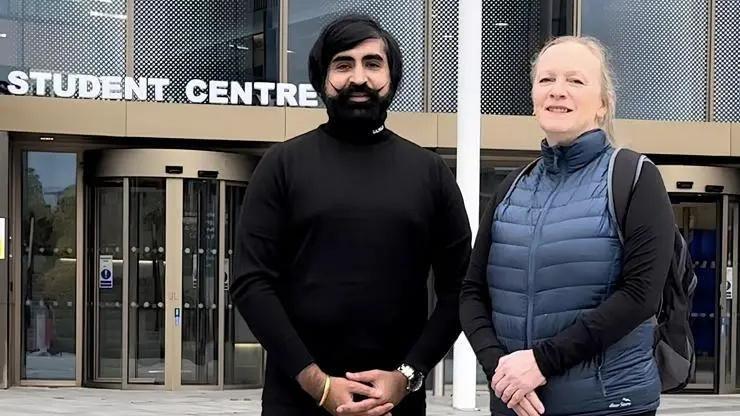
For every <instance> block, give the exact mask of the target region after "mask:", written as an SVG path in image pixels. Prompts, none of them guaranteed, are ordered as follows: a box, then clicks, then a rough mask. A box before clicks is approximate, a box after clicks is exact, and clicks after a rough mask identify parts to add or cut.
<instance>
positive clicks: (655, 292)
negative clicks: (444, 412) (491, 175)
mask: <svg viewBox="0 0 740 416" xmlns="http://www.w3.org/2000/svg"><path fill="white" fill-rule="evenodd" d="M497 192H503V193H505V192H506V190H505V189H504V190H501V189H499V190H497ZM501 195H503V194H501ZM496 199H497V198H493V199H492V201H491V204H490V205H489V206H488V208H487V210H486V212H485V214H484V216H483V219H482V221H481V224H480V229H479V231H478V236H477V237H476V240H475V246H474V248H473V254H472V256H471V260H470V266H469V268H468V272H467V275H466V277H465V280H464V282H463V287H462V291H461V304H460V319H461V321H462V326H463V330H464V331H465V334H466V336H467V337H468V339H469V341H470V343H471V346H472V347H473V350H474V351H475V353H476V356H477V357H478V359H479V361H480V363H481V365H482V366H483V370H484V372H485V373H486V375H487V376H488V379H489V380H490V379H491V377H492V376H493V374H494V372H495V370H496V366H497V365H498V361H499V359H500V358H501V357H503V356H504V355H506V354H509V353H511V352H513V351H506V349H505V348H504V346H503V345H502V344H501V342H500V341H499V340H498V339H497V337H496V331H495V328H494V327H493V324H492V321H491V300H490V296H489V294H488V284H487V282H486V264H487V261H488V255H489V251H490V248H491V225H492V220H493V210H494V207H493V202H494V201H495V200H496ZM628 207H629V209H628V210H627V214H626V218H625V222H624V224H625V228H624V230H625V233H624V237H625V241H624V248H623V250H624V251H623V256H622V258H623V259H624V262H623V265H622V278H621V279H620V281H619V283H618V286H617V289H616V290H615V292H614V293H613V294H612V295H611V296H610V297H609V298H607V299H606V300H605V301H604V302H603V303H602V304H601V305H599V306H598V307H597V308H595V309H593V310H591V311H589V312H586V313H584V314H583V315H582V316H581V317H580V318H579V319H578V320H577V321H576V322H575V323H574V324H573V325H571V326H570V327H568V328H566V329H565V330H564V331H562V332H560V333H559V334H557V335H555V336H554V337H552V338H550V339H549V340H547V341H544V342H541V343H539V344H537V345H535V346H534V348H533V352H534V356H535V360H536V361H537V365H538V366H539V368H540V371H541V372H542V374H543V375H544V376H545V378H548V377H551V376H555V375H560V374H562V373H564V372H565V371H566V370H568V369H569V368H571V367H573V366H575V365H576V364H578V363H581V362H583V361H587V360H589V359H591V358H593V357H594V356H596V355H597V354H598V353H599V352H601V351H604V350H606V348H608V347H609V346H610V345H612V344H614V343H616V342H617V341H619V340H620V339H621V338H623V337H624V336H626V335H627V334H629V333H630V332H631V331H632V330H633V329H635V328H636V327H637V326H638V325H639V324H640V323H642V322H644V321H645V320H647V319H648V318H650V316H652V315H654V314H655V313H656V312H657V309H658V305H659V303H660V297H661V294H662V290H663V286H664V284H665V279H666V275H667V273H668V268H669V266H670V260H671V256H672V254H673V252H672V250H673V238H674V217H673V211H672V208H671V203H670V200H669V199H668V196H667V193H666V190H665V186H664V184H663V180H662V178H661V177H660V173H659V171H658V168H657V167H655V165H653V164H651V163H645V165H644V168H643V170H642V174H641V175H640V179H639V180H638V182H637V184H636V185H635V188H634V191H633V193H632V197H631V200H630V202H629V204H628Z"/></svg>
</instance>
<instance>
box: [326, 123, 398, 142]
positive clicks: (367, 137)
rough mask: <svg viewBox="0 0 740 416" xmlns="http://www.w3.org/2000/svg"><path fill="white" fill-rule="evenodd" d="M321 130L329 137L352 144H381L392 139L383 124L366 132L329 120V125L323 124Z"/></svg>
mask: <svg viewBox="0 0 740 416" xmlns="http://www.w3.org/2000/svg"><path fill="white" fill-rule="evenodd" d="M320 128H321V129H322V130H323V131H324V132H325V133H326V134H328V135H329V136H331V137H333V138H335V139H337V140H339V141H343V142H347V143H352V144H373V143H379V142H382V141H385V140H387V139H388V138H389V137H390V130H388V129H387V128H386V127H385V124H382V123H381V124H380V125H379V126H378V127H376V128H375V129H372V130H366V129H361V128H358V127H356V126H352V125H347V124H344V123H337V122H335V121H332V120H329V121H328V122H327V123H324V124H322V125H321V126H320Z"/></svg>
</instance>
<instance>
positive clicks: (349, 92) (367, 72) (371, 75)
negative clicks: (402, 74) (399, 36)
mask: <svg viewBox="0 0 740 416" xmlns="http://www.w3.org/2000/svg"><path fill="white" fill-rule="evenodd" d="M324 89H325V92H326V96H327V97H329V98H339V99H340V101H345V103H346V104H347V105H350V106H352V107H365V106H367V105H374V104H377V103H373V101H374V100H377V99H378V98H382V97H385V96H387V95H388V93H389V92H390V89H391V72H390V67H389V66H388V57H387V56H386V53H385V42H383V40H381V39H367V40H365V41H363V42H361V43H359V44H358V45H357V46H355V47H354V48H352V49H349V50H346V51H343V52H339V53H338V54H336V55H335V56H334V57H333V58H332V60H331V62H330V63H329V68H328V71H327V74H326V83H325V84H324ZM353 104H356V105H353ZM363 104H364V105H363Z"/></svg>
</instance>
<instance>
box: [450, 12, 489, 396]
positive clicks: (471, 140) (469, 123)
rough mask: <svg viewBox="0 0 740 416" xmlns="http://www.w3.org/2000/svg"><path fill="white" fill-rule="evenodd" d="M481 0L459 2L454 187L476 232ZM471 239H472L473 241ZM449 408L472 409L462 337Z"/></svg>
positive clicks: (471, 360)
mask: <svg viewBox="0 0 740 416" xmlns="http://www.w3.org/2000/svg"><path fill="white" fill-rule="evenodd" d="M482 20H483V4H482V0H464V1H463V0H460V2H459V30H458V54H459V58H458V75H457V184H458V186H459V187H460V191H461V192H462V195H463V199H464V200H465V209H466V211H467V213H468V219H469V220H470V228H471V230H472V232H473V236H475V235H476V234H477V232H478V210H479V197H480V126H481V123H480V111H481V98H480V96H481V34H482V33H481V32H482ZM473 240H475V238H473ZM454 348H455V349H454V359H453V369H452V370H453V373H452V406H453V407H454V408H456V409H461V410H474V409H475V393H476V372H477V361H476V358H475V354H474V353H473V349H472V348H471V347H470V344H469V343H468V340H467V338H465V335H461V336H460V337H459V338H458V340H457V341H456V342H455V347H454Z"/></svg>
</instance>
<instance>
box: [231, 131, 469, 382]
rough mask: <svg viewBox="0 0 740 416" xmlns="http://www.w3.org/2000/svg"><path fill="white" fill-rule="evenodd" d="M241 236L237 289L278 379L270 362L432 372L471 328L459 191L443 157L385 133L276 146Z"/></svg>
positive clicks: (322, 134) (289, 367)
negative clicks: (465, 305)
mask: <svg viewBox="0 0 740 416" xmlns="http://www.w3.org/2000/svg"><path fill="white" fill-rule="evenodd" d="M237 237H238V242H237V253H236V255H237V258H236V271H235V281H234V282H233V284H232V288H231V290H232V295H233V296H234V298H235V303H236V305H237V307H238V309H239V311H240V312H241V313H242V315H243V316H244V318H245V319H246V321H247V324H248V325H249V327H250V328H251V330H252V331H253V332H254V334H255V335H256V337H257V338H258V339H259V341H260V342H261V343H262V345H263V346H264V347H265V349H266V350H267V353H268V373H269V372H270V364H269V361H270V360H273V364H275V365H276V366H277V368H279V369H280V372H281V374H282V376H281V377H284V378H294V377H295V376H296V375H297V374H298V373H299V372H300V371H301V370H303V369H304V368H305V367H307V366H308V365H309V364H311V363H314V362H315V363H316V364H318V365H319V367H320V368H321V369H322V370H324V371H326V372H328V373H329V374H331V375H340V376H341V375H343V374H344V372H345V371H361V370H369V369H376V368H379V369H386V370H390V369H394V368H395V367H396V366H398V365H399V364H400V363H401V362H406V363H408V364H409V365H411V366H412V367H414V368H416V369H417V370H419V371H422V372H423V373H427V372H428V371H429V370H430V369H431V367H432V366H434V365H435V364H436V363H437V362H438V361H439V360H440V359H441V358H442V357H443V356H444V354H445V353H446V352H447V351H448V350H449V348H450V347H451V345H452V343H453V342H454V340H455V339H456V337H457V336H458V334H459V333H460V324H459V315H458V313H459V293H460V285H461V282H462V279H463V277H464V276H465V272H466V268H467V264H468V260H469V257H470V250H471V248H470V246H471V234H470V227H469V223H468V219H467V215H466V212H465V209H464V205H463V200H462V196H461V194H460V191H459V189H458V187H457V184H456V183H455V179H454V177H453V175H452V172H451V170H450V169H449V168H448V167H447V166H446V165H445V163H444V161H443V160H442V159H441V158H440V157H439V156H438V155H436V154H435V153H433V152H431V151H428V150H425V149H422V148H421V147H419V146H417V145H415V144H413V143H411V142H408V141H406V140H404V139H402V138H401V137H399V136H397V135H396V134H394V133H393V132H391V131H389V130H387V129H385V130H383V131H381V132H379V133H376V134H369V135H361V136H357V135H353V134H350V133H347V132H346V131H340V130H338V129H336V128H333V127H332V126H331V125H323V126H321V127H320V128H318V129H316V130H313V131H311V132H308V133H306V134H304V135H302V136H299V137H297V138H295V139H292V140H289V141H287V142H285V143H281V144H276V145H274V146H273V147H272V148H270V149H269V150H268V152H267V153H266V154H265V156H264V157H263V159H262V160H261V161H260V163H259V165H258V167H257V169H256V170H255V172H254V175H253V176H252V178H251V181H250V183H249V187H248V190H247V193H246V198H245V202H244V205H243V209H242V212H241V219H240V225H239V228H238V236H237ZM430 266H431V267H432V269H433V271H434V277H435V278H434V289H435V292H436V295H437V298H438V301H437V304H436V308H435V309H434V311H433V313H432V314H431V316H429V311H428V291H427V281H428V277H429V271H430ZM269 379H270V377H269V376H268V380H267V381H266V386H265V389H268V388H269V386H268V385H267V384H269V382H270V381H269ZM283 381H284V380H283Z"/></svg>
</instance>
